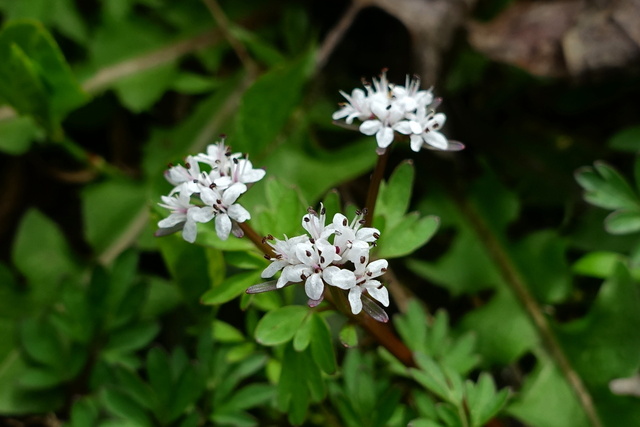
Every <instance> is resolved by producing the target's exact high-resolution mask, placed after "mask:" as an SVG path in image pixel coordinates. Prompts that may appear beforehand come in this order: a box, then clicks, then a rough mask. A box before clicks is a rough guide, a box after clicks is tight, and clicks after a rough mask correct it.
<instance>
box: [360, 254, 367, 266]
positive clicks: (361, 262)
mask: <svg viewBox="0 0 640 427" xmlns="http://www.w3.org/2000/svg"><path fill="white" fill-rule="evenodd" d="M366 261H367V259H366V258H365V257H364V255H363V256H361V257H360V264H364V263H365V262H366Z"/></svg>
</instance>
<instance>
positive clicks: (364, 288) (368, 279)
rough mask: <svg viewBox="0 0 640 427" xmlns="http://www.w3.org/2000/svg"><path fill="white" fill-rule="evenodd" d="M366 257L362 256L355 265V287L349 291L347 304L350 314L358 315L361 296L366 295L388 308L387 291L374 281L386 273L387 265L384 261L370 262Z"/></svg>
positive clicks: (360, 308)
mask: <svg viewBox="0 0 640 427" xmlns="http://www.w3.org/2000/svg"><path fill="white" fill-rule="evenodd" d="M368 261H369V258H368V256H364V255H363V256H362V258H361V259H360V260H359V262H357V263H355V266H356V269H355V271H354V275H355V282H356V283H355V286H353V287H352V288H350V289H349V304H350V305H351V312H352V313H353V314H358V313H360V311H362V294H363V293H365V292H366V293H368V294H369V295H370V296H371V297H372V298H373V299H375V300H377V301H379V302H380V303H381V304H382V305H384V306H385V307H388V306H389V291H387V288H385V287H384V285H383V284H382V283H380V281H378V280H375V278H376V277H379V276H381V275H383V274H384V273H385V271H387V267H388V266H389V263H388V262H387V260H386V259H379V260H376V261H373V262H371V263H370V264H368V265H367V262H368Z"/></svg>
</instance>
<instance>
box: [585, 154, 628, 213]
mask: <svg viewBox="0 0 640 427" xmlns="http://www.w3.org/2000/svg"><path fill="white" fill-rule="evenodd" d="M575 178H576V180H577V181H578V183H579V184H580V185H581V186H582V187H583V188H584V189H585V190H586V191H585V194H584V199H585V200H586V201H587V202H589V203H591V204H593V205H595V206H598V207H601V208H605V209H632V210H633V209H637V208H638V207H639V206H640V202H639V201H638V196H637V195H636V193H635V192H634V191H633V189H632V188H631V186H630V185H629V183H628V182H627V181H626V180H625V178H624V177H623V176H622V175H620V174H619V173H618V172H617V171H616V170H615V169H614V168H613V167H611V166H609V165H607V164H606V163H604V162H596V163H595V164H594V167H593V168H591V167H583V168H580V169H578V170H577V171H576V173H575Z"/></svg>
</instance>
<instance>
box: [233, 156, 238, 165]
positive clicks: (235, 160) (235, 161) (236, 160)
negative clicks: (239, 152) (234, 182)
mask: <svg viewBox="0 0 640 427" xmlns="http://www.w3.org/2000/svg"><path fill="white" fill-rule="evenodd" d="M233 163H235V164H236V165H237V164H238V159H237V158H236V157H234V158H233Z"/></svg>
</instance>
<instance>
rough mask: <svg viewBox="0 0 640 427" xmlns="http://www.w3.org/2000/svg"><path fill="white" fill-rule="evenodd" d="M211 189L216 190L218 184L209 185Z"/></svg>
mask: <svg viewBox="0 0 640 427" xmlns="http://www.w3.org/2000/svg"><path fill="white" fill-rule="evenodd" d="M209 188H210V189H212V190H213V189H214V188H216V183H215V182H213V183H211V185H209Z"/></svg>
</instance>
